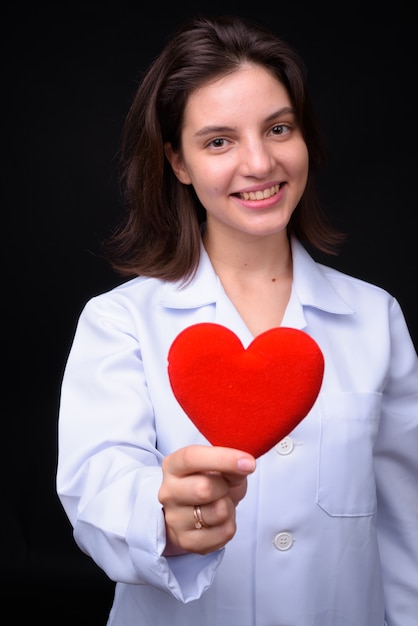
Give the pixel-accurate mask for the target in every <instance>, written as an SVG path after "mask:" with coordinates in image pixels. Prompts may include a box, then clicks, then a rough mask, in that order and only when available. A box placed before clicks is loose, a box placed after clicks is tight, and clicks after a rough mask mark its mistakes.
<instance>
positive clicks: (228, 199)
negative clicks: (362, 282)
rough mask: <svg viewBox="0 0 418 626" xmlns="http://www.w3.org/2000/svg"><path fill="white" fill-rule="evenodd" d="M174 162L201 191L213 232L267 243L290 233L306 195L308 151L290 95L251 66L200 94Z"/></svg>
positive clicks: (194, 97)
mask: <svg viewBox="0 0 418 626" xmlns="http://www.w3.org/2000/svg"><path fill="white" fill-rule="evenodd" d="M166 155H167V158H168V159H169V161H170V162H171V165H172V168H173V170H174V172H175V174H176V176H177V178H178V179H179V180H180V182H182V183H183V184H185V185H189V184H190V185H193V187H194V189H195V191H196V194H197V196H198V197H199V199H200V201H201V203H202V204H203V206H204V207H205V209H206V211H207V224H208V228H212V230H213V229H214V228H215V229H222V230H225V229H226V230H231V229H232V230H233V231H234V234H235V235H236V233H237V231H238V232H241V233H245V234H246V235H255V236H266V235H271V234H274V233H277V232H280V231H283V230H284V229H286V226H287V224H288V222H289V220H290V217H291V215H292V213H293V211H294V210H295V207H296V205H297V204H298V202H299V200H300V198H301V196H302V193H303V191H304V188H305V185H306V181H307V176H308V165H309V159H308V150H307V147H306V144H305V141H304V139H303V137H302V134H301V131H300V129H299V127H298V125H297V123H296V119H295V115H294V111H293V107H292V104H291V101H290V98H289V95H288V93H287V91H286V89H285V87H284V86H283V85H282V84H281V83H280V82H279V81H278V80H277V79H276V78H275V77H274V76H273V75H272V74H271V73H270V72H268V71H267V70H266V69H264V68H263V67H261V66H258V65H244V66H243V67H242V68H240V69H239V70H237V71H235V72H233V73H232V74H229V75H227V76H224V77H222V78H220V79H218V80H215V81H213V82H210V83H206V84H204V85H203V86H202V87H200V88H199V89H197V90H196V91H194V92H192V93H191V95H190V96H189V99H188V101H187V104H186V108H185V111H184V122H183V128H182V132H181V149H180V150H179V151H178V152H176V153H175V152H173V150H172V149H171V146H170V145H169V144H168V145H166Z"/></svg>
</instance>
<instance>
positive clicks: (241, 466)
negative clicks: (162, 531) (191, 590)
mask: <svg viewBox="0 0 418 626" xmlns="http://www.w3.org/2000/svg"><path fill="white" fill-rule="evenodd" d="M255 467H256V461H255V458H254V457H253V456H251V455H250V454H248V453H247V452H242V450H235V449H233V448H223V447H220V446H202V445H195V446H186V447H184V448H181V449H180V450H177V451H176V452H173V453H172V454H169V455H168V456H166V457H165V459H164V461H163V465H162V469H163V480H162V484H161V487H160V491H159V496H158V497H159V500H160V502H161V504H162V505H163V507H164V515H165V524H166V532H167V543H166V550H165V552H164V554H165V555H166V556H173V555H176V554H183V553H185V552H196V553H198V554H208V553H209V552H213V551H214V550H218V549H219V548H221V547H223V546H224V545H225V544H226V543H227V542H228V541H229V540H230V539H232V537H233V536H234V534H235V530H236V524H235V508H236V506H237V504H238V502H239V501H240V500H241V499H242V498H243V497H244V496H245V494H246V491H247V475H248V474H251V473H252V472H253V471H254V470H255ZM197 507H200V511H199V510H196V508H197ZM199 513H200V515H201V517H202V520H201V521H202V525H201V527H200V528H199Z"/></svg>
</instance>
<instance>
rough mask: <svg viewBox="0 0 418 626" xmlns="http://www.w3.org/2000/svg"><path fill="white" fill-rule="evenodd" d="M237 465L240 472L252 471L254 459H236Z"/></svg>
mask: <svg viewBox="0 0 418 626" xmlns="http://www.w3.org/2000/svg"><path fill="white" fill-rule="evenodd" d="M237 467H238V469H239V470H241V471H242V472H253V471H254V470H255V461H254V459H249V458H247V457H246V458H244V459H238V461H237Z"/></svg>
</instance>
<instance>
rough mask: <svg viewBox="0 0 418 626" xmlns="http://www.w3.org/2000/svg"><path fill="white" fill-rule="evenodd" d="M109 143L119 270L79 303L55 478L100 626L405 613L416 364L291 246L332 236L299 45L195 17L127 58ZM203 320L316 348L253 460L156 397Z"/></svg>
mask: <svg viewBox="0 0 418 626" xmlns="http://www.w3.org/2000/svg"><path fill="white" fill-rule="evenodd" d="M121 154H122V170H121V171H122V175H121V182H122V185H123V197H124V200H125V202H126V208H127V210H126V214H125V215H124V217H123V222H122V223H121V225H120V228H119V229H118V230H117V232H115V233H114V236H113V237H112V238H111V239H110V240H109V241H108V243H107V249H106V251H107V254H108V256H109V258H110V260H111V262H112V265H113V267H114V269H115V270H117V271H118V272H120V274H121V275H123V276H125V277H126V278H129V280H126V281H125V282H124V283H122V284H121V285H120V286H119V287H117V288H115V289H113V290H111V291H110V292H108V293H104V294H101V295H99V296H97V297H94V298H92V299H91V300H90V301H89V302H88V303H87V304H86V306H85V308H84V310H83V312H82V314H81V316H80V319H79V323H78V327H77V330H76V333H75V337H74V342H73V345H72V348H71V351H70V355H69V358H68V363H67V366H66V370H65V374H64V379H63V384H62V397H61V407H60V417H59V459H58V472H57V489H58V494H59V497H60V499H61V502H62V504H63V507H64V509H65V511H66V513H67V515H68V517H69V519H70V521H71V523H72V525H73V527H74V537H75V540H76V542H77V544H78V546H79V547H80V549H81V550H83V551H84V552H86V553H87V554H89V555H90V556H91V558H92V559H94V561H95V562H96V563H97V564H98V565H99V566H100V567H101V568H102V569H103V570H104V571H105V572H106V574H107V575H108V576H109V577H110V578H111V579H112V580H114V581H116V582H117V585H116V592H115V598H114V603H113V607H112V609H111V613H110V616H109V621H108V625H109V626H137V625H141V626H159V625H161V626H166V625H167V624H170V626H186V625H193V626H196V625H198V626H214V625H216V626H383V625H384V624H386V625H387V626H416V619H417V615H418V517H417V511H418V490H417V480H418V454H417V450H418V445H417V442H418V359H417V355H416V352H415V349H414V347H413V343H412V340H411V338H410V335H409V333H408V330H407V326H406V323H405V320H404V316H403V314H402V311H401V309H400V307H399V305H398V303H397V301H396V300H395V299H394V298H393V297H392V296H391V295H390V294H388V293H387V292H386V291H384V290H382V289H381V288H379V287H377V286H374V285H371V284H368V283H365V282H363V281H361V280H358V279H356V278H353V277H350V276H348V275H345V274H342V273H341V272H339V271H336V270H335V269H332V268H331V267H328V266H325V265H321V264H319V263H317V262H315V261H314V259H313V258H312V257H311V256H310V254H309V253H308V249H309V247H312V248H314V249H317V250H321V251H322V252H325V253H329V254H335V253H336V252H337V250H338V244H339V242H340V241H341V235H340V234H339V233H338V232H337V231H336V230H335V229H334V228H333V227H332V226H331V225H330V223H329V222H328V221H327V219H326V217H325V216H324V214H323V213H322V212H321V209H320V206H319V203H318V201H317V198H316V196H315V189H314V174H315V171H316V170H317V168H318V167H319V166H320V165H321V163H322V161H323V158H324V154H325V152H324V147H323V142H322V139H321V135H320V133H319V131H318V128H317V125H316V122H315V117H314V114H313V111H312V108H311V105H310V102H309V97H308V93H307V89H306V82H305V72H304V65H303V63H302V61H301V60H300V58H299V56H298V55H297V54H296V53H295V51H294V50H293V49H292V48H291V47H290V46H289V45H287V44H286V43H285V42H284V41H282V40H280V39H278V38H277V37H276V36H275V35H273V34H271V33H269V32H266V31H265V30H264V29H263V28H260V27H259V26H257V25H255V24H253V23H250V22H247V21H244V20H242V19H239V18H234V17H224V18H205V17H199V18H197V19H195V20H192V21H191V22H189V23H187V24H185V25H184V27H183V28H182V29H180V30H179V31H178V32H176V33H175V34H174V35H173V37H172V39H171V40H170V41H169V42H168V44H167V45H166V47H165V49H163V51H162V52H161V54H160V55H159V56H158V57H157V58H156V59H155V60H154V61H153V63H152V64H151V66H150V67H149V69H148V71H147V72H146V73H145V74H144V76H143V80H142V81H141V84H140V85H139V87H138V91H137V93H136V96H135V99H134V101H133V103H132V106H131V109H130V111H129V114H128V116H127V119H126V125H125V129H124V133H123V141H122V152H121ZM202 322H210V323H215V324H218V325H221V326H222V327H225V328H227V329H229V330H231V331H232V332H233V333H234V334H235V335H236V336H237V337H238V338H239V340H240V341H241V342H242V345H243V346H244V347H245V348H247V347H248V346H249V345H250V344H251V343H252V341H253V340H254V338H256V337H259V336H260V335H262V334H263V333H264V332H265V331H269V330H270V329H272V328H277V327H289V328H294V329H298V330H299V331H301V332H303V333H305V334H306V335H309V336H310V337H311V338H312V339H314V340H315V342H316V343H317V345H318V346H319V347H320V350H321V352H322V354H323V357H324V374H323V380H322V385H321V390H320V393H319V395H318V397H317V399H316V401H315V402H314V404H313V406H312V408H311V410H310V411H309V413H308V414H307V415H306V417H304V419H302V420H301V421H300V423H299V424H298V425H297V426H296V427H295V428H294V429H293V430H292V431H291V432H290V433H288V435H287V436H286V437H285V438H284V439H282V440H281V441H279V442H277V444H276V445H274V444H273V445H272V447H271V449H269V450H267V451H266V452H264V453H263V454H261V455H260V456H259V457H258V458H254V456H253V455H251V454H249V452H248V451H243V450H240V449H237V448H234V447H229V446H218V445H210V442H209V441H208V440H207V439H206V438H205V437H204V435H203V434H202V433H201V432H200V430H199V429H198V428H197V427H196V426H195V425H194V423H193V422H192V420H191V419H189V417H188V415H187V414H186V413H185V411H184V410H183V409H182V408H181V406H180V403H179V402H178V400H177V399H176V397H175V395H174V393H173V389H172V387H171V384H170V378H169V374H168V368H167V358H168V353H169V350H170V347H171V346H172V344H173V341H174V340H175V339H176V337H178V335H179V334H180V333H181V332H182V331H183V330H184V329H186V328H189V327H192V326H193V325H196V324H199V323H202ZM202 386H203V385H202ZM202 395H203V397H204V395H205V389H204V388H203V389H202ZM203 401H204V400H203ZM213 417H214V420H217V421H218V422H220V424H222V415H214V416H213ZM260 427H261V423H260Z"/></svg>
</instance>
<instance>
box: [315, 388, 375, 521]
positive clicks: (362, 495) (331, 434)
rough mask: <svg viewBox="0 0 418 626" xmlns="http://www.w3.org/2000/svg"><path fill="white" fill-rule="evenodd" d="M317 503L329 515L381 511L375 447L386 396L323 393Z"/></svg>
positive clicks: (320, 400) (353, 515)
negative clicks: (378, 507)
mask: <svg viewBox="0 0 418 626" xmlns="http://www.w3.org/2000/svg"><path fill="white" fill-rule="evenodd" d="M318 404H319V410H320V412H321V440H320V451H319V466H318V483H317V485H318V492H317V504H318V505H319V506H320V507H321V508H322V509H323V510H324V511H325V512H326V513H328V514H329V515H332V516H345V517H358V516H366V515H373V514H374V513H375V512H376V484H375V476H374V468H373V446H374V441H375V438H376V434H377V430H378V426H379V416H380V406H381V394H379V393H323V394H321V395H320V397H319V402H318Z"/></svg>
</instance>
